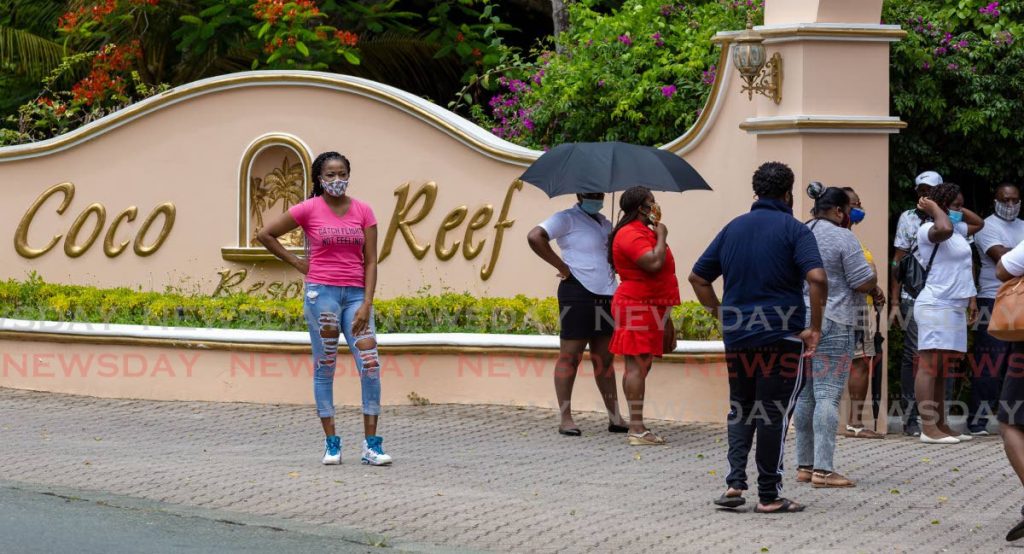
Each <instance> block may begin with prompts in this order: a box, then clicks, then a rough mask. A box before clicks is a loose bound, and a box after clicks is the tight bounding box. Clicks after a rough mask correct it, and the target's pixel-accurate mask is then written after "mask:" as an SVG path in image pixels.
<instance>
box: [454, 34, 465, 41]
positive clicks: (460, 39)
mask: <svg viewBox="0 0 1024 554" xmlns="http://www.w3.org/2000/svg"><path fill="white" fill-rule="evenodd" d="M464 40H466V37H465V35H463V34H462V33H459V34H457V35H455V42H462V41H464Z"/></svg>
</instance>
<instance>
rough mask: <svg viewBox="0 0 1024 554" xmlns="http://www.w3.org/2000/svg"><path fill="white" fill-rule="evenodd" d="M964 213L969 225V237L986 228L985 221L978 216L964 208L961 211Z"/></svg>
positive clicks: (965, 220) (965, 221)
mask: <svg viewBox="0 0 1024 554" xmlns="http://www.w3.org/2000/svg"><path fill="white" fill-rule="evenodd" d="M961 211H962V212H963V213H964V223H966V224H967V235H968V236H972V235H974V234H976V233H977V232H978V231H980V230H981V229H982V228H983V227H985V220H984V219H982V218H981V216H979V215H978V214H976V213H974V212H972V211H971V210H968V209H967V208H963V209H962V210H961Z"/></svg>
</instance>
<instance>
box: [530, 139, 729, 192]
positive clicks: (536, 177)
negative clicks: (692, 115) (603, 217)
mask: <svg viewBox="0 0 1024 554" xmlns="http://www.w3.org/2000/svg"><path fill="white" fill-rule="evenodd" d="M519 179H520V180H522V181H525V182H527V183H530V184H531V185H534V186H536V187H537V188H539V189H540V190H542V191H544V192H545V193H547V195H548V197H550V198H554V197H555V196H560V195H562V194H578V193H588V192H605V193H608V192H616V191H622V190H626V189H628V188H630V187H632V186H636V185H643V186H645V187H647V188H649V189H651V190H656V191H668V192H683V191H687V190H711V187H710V186H708V184H707V182H706V181H705V180H704V178H703V177H701V176H700V174H699V173H697V170H695V169H693V167H691V166H690V164H688V163H686V161H685V160H683V159H682V158H680V157H679V156H677V155H675V154H673V153H671V152H668V151H665V150H660V149H658V148H652V147H650V146H638V145H635V144H627V143H624V142H577V143H567V144H561V145H559V146H556V147H554V148H552V149H551V150H550V151H548V152H546V153H545V154H544V155H543V156H541V157H540V158H539V159H538V160H537V161H536V162H534V163H533V165H531V166H530V167H529V168H528V169H527V170H526V173H523V175H522V176H521V177H519Z"/></svg>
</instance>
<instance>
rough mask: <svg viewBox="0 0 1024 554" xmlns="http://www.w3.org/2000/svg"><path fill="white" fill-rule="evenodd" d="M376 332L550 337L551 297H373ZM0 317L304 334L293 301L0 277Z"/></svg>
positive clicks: (702, 321) (695, 312)
mask: <svg viewBox="0 0 1024 554" xmlns="http://www.w3.org/2000/svg"><path fill="white" fill-rule="evenodd" d="M374 312H375V316H374V317H375V320H376V323H377V331H378V332H379V333H507V334H526V335H530V334H557V333H558V302H557V301H556V300H555V299H554V298H528V297H526V296H522V295H519V296H515V297H512V298H477V297H475V296H472V295H470V294H465V293H463V294H456V293H444V294H439V295H430V296H403V297H397V298H391V299H388V300H377V301H375V302H374ZM0 317H5V318H13V319H31V320H46V321H80V322H89V323H126V324H136V325H154V326H166V327H213V328H225V329H266V330H286V331H304V330H306V324H305V320H304V319H303V312H302V300H301V299H272V298H262V297H257V296H247V295H244V294H235V295H232V296H225V297H217V298H213V297H206V296H188V295H183V294H178V293H159V292H142V291H136V290H132V289H129V288H114V289H98V288H94V287H82V286H76V285H58V284H53V283H45V282H43V281H42V280H41V279H40V278H39V277H37V276H35V275H32V276H31V277H30V278H29V280H27V281H15V280H8V281H0ZM673 320H674V321H675V323H676V329H677V331H678V335H679V338H681V339H689V340H713V339H718V338H719V337H720V336H721V335H720V333H719V330H718V324H717V322H716V321H715V319H714V318H713V317H711V316H710V315H709V314H708V313H707V312H705V311H704V310H703V309H702V308H701V307H700V305H698V304H697V303H695V302H687V303H685V304H683V305H682V306H678V307H676V308H675V310H674V311H673Z"/></svg>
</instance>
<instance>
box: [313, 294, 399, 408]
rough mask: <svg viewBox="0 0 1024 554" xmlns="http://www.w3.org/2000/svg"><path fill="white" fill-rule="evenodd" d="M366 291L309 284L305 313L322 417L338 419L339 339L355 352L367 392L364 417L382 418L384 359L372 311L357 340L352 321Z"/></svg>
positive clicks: (318, 404) (360, 376)
mask: <svg viewBox="0 0 1024 554" xmlns="http://www.w3.org/2000/svg"><path fill="white" fill-rule="evenodd" d="M363 299H364V291H363V288H362V287H335V286H331V285H319V284H316V283H306V296H305V302H304V308H303V312H304V313H305V316H306V326H307V327H308V328H309V340H310V344H311V345H312V346H313V368H314V370H313V398H314V399H315V400H316V411H317V414H319V416H320V417H334V373H335V370H336V369H337V365H338V363H337V362H338V342H339V340H338V339H339V336H344V337H345V342H346V343H348V349H349V350H350V351H351V352H352V358H353V359H354V360H355V366H356V369H357V370H358V371H359V380H360V382H361V383H362V388H363V413H364V414H366V415H380V357H379V355H378V354H377V334H376V331H375V327H374V323H373V310H372V309H371V310H370V324H369V326H368V327H367V330H366V331H365V332H364V333H363V334H361V335H359V336H355V335H353V333H352V320H353V319H354V318H355V315H356V310H358V309H359V306H361V305H362V304H363Z"/></svg>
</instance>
